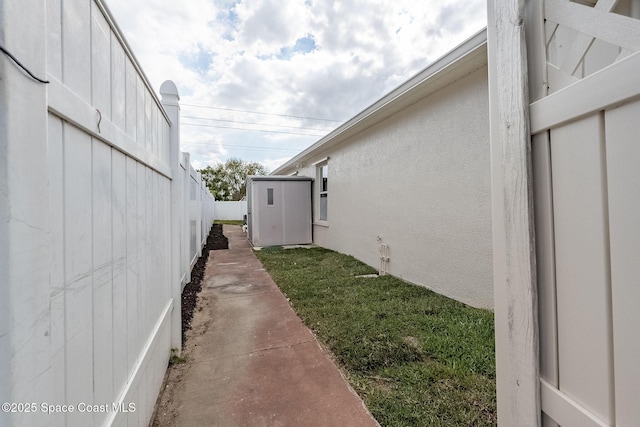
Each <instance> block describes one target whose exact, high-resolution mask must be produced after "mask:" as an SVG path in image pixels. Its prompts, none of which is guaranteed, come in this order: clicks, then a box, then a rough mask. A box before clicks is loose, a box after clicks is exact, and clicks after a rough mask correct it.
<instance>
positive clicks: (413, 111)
mask: <svg viewBox="0 0 640 427" xmlns="http://www.w3.org/2000/svg"><path fill="white" fill-rule="evenodd" d="M273 174H274V175H293V174H297V175H298V176H310V177H313V178H315V181H314V189H313V241H314V243H316V244H318V245H320V246H323V247H327V248H330V249H333V250H336V251H339V252H342V253H346V254H350V255H353V256H355V257H356V258H358V259H360V260H362V261H364V262H365V263H367V264H369V265H372V266H375V267H378V266H379V265H380V246H381V244H386V245H387V249H388V254H387V256H388V258H389V261H388V262H387V263H386V270H387V272H388V273H389V274H393V275H395V276H397V277H400V278H402V279H405V280H407V281H409V282H412V283H415V284H419V285H422V286H426V287H427V288H430V289H432V290H434V291H436V292H438V293H440V294H443V295H446V296H449V297H451V298H454V299H456V300H459V301H462V302H464V303H467V304H469V305H472V306H476V307H483V308H492V307H493V277H492V247H491V245H492V240H491V176H490V175H491V174H490V150H489V107H488V87H487V37H486V31H485V30H483V31H481V32H479V33H477V34H476V35H474V36H473V37H471V38H470V39H468V40H467V41H466V42H464V43H462V44H461V45H460V46H458V47H457V48H455V49H453V50H452V51H450V52H449V53H447V54H446V55H445V56H443V57H442V58H440V59H439V60H437V61H435V62H434V63H432V64H431V65H429V66H428V67H427V68H425V69H424V70H423V71H421V72H420V73H418V74H417V75H415V76H413V77H412V78H410V79H409V80H408V81H406V82H405V83H403V84H402V85H400V86H399V87H397V88H396V89H395V90H393V91H392V92H390V93H388V94H387V95H385V96H384V97H383V98H381V99H380V100H378V101H376V102H375V103H374V104H372V105H371V106H369V107H368V108H366V109H365V110H364V111H362V112H361V113H359V114H357V115H356V116H355V117H353V118H352V119H350V120H349V121H347V122H346V123H344V124H343V125H341V126H340V127H339V128H337V129H336V130H334V131H333V132H331V133H330V134H329V135H327V136H326V137H324V138H322V139H321V140H319V141H318V142H316V143H315V144H314V145H312V146H311V147H309V148H308V149H306V150H305V151H303V152H301V153H300V154H298V155H297V156H295V157H294V158H292V159H291V160H290V161H288V162H287V163H286V164H284V165H282V166H281V167H279V168H278V169H276V170H275V171H274V172H273Z"/></svg>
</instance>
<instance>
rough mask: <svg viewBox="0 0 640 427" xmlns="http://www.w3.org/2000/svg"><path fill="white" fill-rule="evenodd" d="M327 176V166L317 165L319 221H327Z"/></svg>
mask: <svg viewBox="0 0 640 427" xmlns="http://www.w3.org/2000/svg"><path fill="white" fill-rule="evenodd" d="M328 176H329V166H328V165H327V164H326V163H325V164H323V165H318V182H319V188H320V215H319V219H320V221H326V220H327V200H328V186H327V184H328Z"/></svg>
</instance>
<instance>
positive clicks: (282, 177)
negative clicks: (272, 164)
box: [247, 175, 313, 182]
mask: <svg viewBox="0 0 640 427" xmlns="http://www.w3.org/2000/svg"><path fill="white" fill-rule="evenodd" d="M250 181H313V178H311V177H309V176H292V175H267V176H263V175H249V176H248V177H247V182H250Z"/></svg>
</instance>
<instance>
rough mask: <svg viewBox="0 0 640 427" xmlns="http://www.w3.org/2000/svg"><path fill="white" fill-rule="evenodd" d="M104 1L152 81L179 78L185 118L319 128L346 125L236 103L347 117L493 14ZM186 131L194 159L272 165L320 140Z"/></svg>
mask: <svg viewBox="0 0 640 427" xmlns="http://www.w3.org/2000/svg"><path fill="white" fill-rule="evenodd" d="M106 2H107V4H108V6H109V8H110V9H111V10H112V12H113V14H114V16H115V18H116V21H117V22H118V25H119V27H120V28H121V29H122V31H123V33H124V35H125V38H126V39H127V40H128V41H129V43H130V45H131V47H132V49H133V51H134V53H135V55H136V56H137V58H138V59H139V62H140V63H141V65H142V67H143V69H144V70H145V73H146V74H147V76H148V77H149V79H150V80H151V83H152V85H153V86H154V87H155V88H159V87H160V85H161V84H162V82H163V81H164V80H166V79H171V80H173V81H174V82H175V83H176V85H177V87H178V90H179V91H180V95H181V102H182V103H183V107H182V113H183V117H184V116H190V117H207V118H215V119H218V120H233V121H234V122H220V121H203V120H197V119H187V118H183V124H184V123H188V122H191V123H200V124H209V125H215V126H224V127H236V128H243V129H248V128H253V129H255V128H260V129H262V130H270V131H281V132H292V133H307V134H314V135H323V134H326V133H328V132H329V131H330V130H331V129H332V128H333V127H335V126H336V125H337V124H338V123H335V122H327V121H319V120H311V119H295V118H291V117H283V116H278V115H264V114H262V115H260V114H247V113H241V112H238V111H230V109H231V110H250V111H257V112H266V113H272V114H280V115H295V116H301V117H309V118H325V119H336V120H347V119H349V118H350V117H352V116H353V115H355V114H356V113H358V112H359V111H361V110H362V109H364V108H365V107H366V106H367V105H369V104H370V103H372V102H373V101H375V100H376V99H378V98H380V97H381V96H382V95H384V94H385V93H387V92H389V91H390V90H392V89H393V88H394V87H396V86H397V85H399V84H400V83H402V82H403V81H404V80H406V79H407V78H409V77H410V76H412V75H413V74H415V73H416V72H418V71H420V70H421V69H422V68H424V67H425V66H427V65H428V64H429V63H431V62H432V61H434V60H435V59H437V58H438V57H440V56H441V55H443V54H445V53H446V52H447V51H448V50H450V49H451V48H453V47H454V46H456V45H457V44H459V43H461V42H462V41H463V40H464V39H466V38H468V37H469V36H471V35H472V34H474V33H475V32H477V31H478V30H480V29H481V28H482V27H483V26H484V25H485V21H486V17H485V15H486V12H485V9H486V5H485V2H484V1H482V0H468V1H462V0H376V1H372V0H342V1H333V2H325V1H319V0H307V1H303V0H298V1H288V2H282V1H277V0H240V1H236V2H234V1H230V0H189V1H187V2H178V1H175V0H106ZM296 43H298V45H297V44H296ZM187 104H194V105H205V106H212V107H221V108H224V110H221V109H203V108H195V107H191V106H188V105H187ZM237 122H245V123H237ZM246 122H249V123H257V124H255V125H250V124H247V123H246ZM275 125H286V126H290V127H287V128H278V127H276V126H275ZM295 128H314V129H325V131H324V132H322V131H312V130H304V129H295ZM181 133H182V141H183V144H182V149H183V150H186V149H188V150H189V151H190V152H191V153H192V161H193V162H194V164H196V165H197V167H204V166H205V165H207V164H213V163H215V162H216V161H224V160H225V159H226V158H227V157H231V156H233V157H240V158H242V159H245V160H251V161H261V162H262V163H263V164H265V165H266V166H267V167H268V168H269V169H271V170H273V169H274V168H275V167H277V166H278V165H279V163H278V162H283V161H284V160H286V159H288V158H290V157H292V156H294V155H295V154H297V152H298V151H300V150H302V149H304V148H306V147H307V146H308V145H310V144H311V143H313V142H314V141H316V140H317V139H319V137H320V136H316V137H303V136H299V135H284V134H276V133H269V132H249V131H242V130H230V129H221V128H219V127H199V126H188V125H183V126H182V127H181ZM284 156H288V157H284Z"/></svg>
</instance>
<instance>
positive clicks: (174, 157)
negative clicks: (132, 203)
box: [160, 80, 184, 353]
mask: <svg viewBox="0 0 640 427" xmlns="http://www.w3.org/2000/svg"><path fill="white" fill-rule="evenodd" d="M160 95H162V106H163V107H164V109H165V111H166V112H167V115H168V116H169V119H170V120H171V131H170V134H169V163H170V164H169V166H170V167H171V297H172V299H173V311H172V313H171V348H175V349H177V350H178V353H180V351H181V350H182V298H181V294H182V285H181V281H180V278H181V276H182V275H181V271H180V264H181V262H180V245H181V239H180V234H181V233H180V231H181V230H180V226H181V222H182V221H181V220H180V219H181V218H180V217H181V211H180V209H181V208H182V206H181V204H182V199H183V198H182V192H183V191H184V189H183V188H181V186H180V180H179V179H178V174H179V173H180V158H179V156H180V104H179V101H180V96H179V95H178V88H177V87H176V85H175V83H173V82H172V81H171V80H167V81H165V82H164V83H162V86H160Z"/></svg>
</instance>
